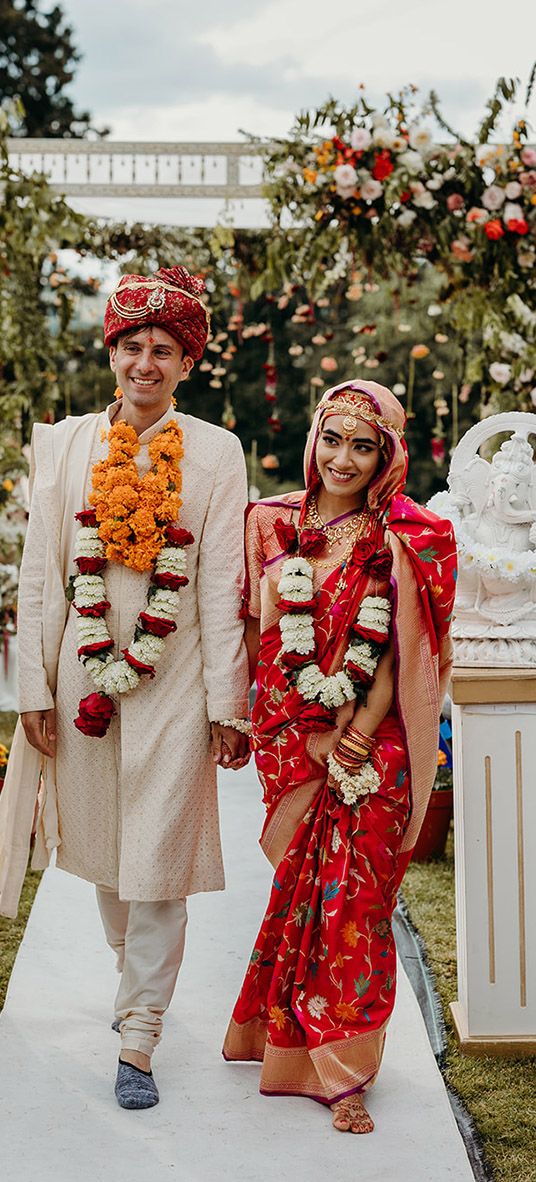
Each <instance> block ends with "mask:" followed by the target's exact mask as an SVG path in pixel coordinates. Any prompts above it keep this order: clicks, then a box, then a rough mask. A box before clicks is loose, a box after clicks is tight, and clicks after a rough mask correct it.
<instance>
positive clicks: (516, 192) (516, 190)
mask: <svg viewBox="0 0 536 1182" xmlns="http://www.w3.org/2000/svg"><path fill="white" fill-rule="evenodd" d="M504 191H505V193H506V196H507V198H508V200H509V201H515V200H516V199H517V198H518V197H520V196H521V193H522V189H521V185H520V184H519V181H508V184H507V186H506V189H505V190H504Z"/></svg>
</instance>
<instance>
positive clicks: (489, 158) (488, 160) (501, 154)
mask: <svg viewBox="0 0 536 1182" xmlns="http://www.w3.org/2000/svg"><path fill="white" fill-rule="evenodd" d="M505 156H506V145H505V144H477V145H476V148H475V159H476V162H477V164H478V167H479V168H497V167H499V168H500V166H501V165H502V163H503V160H504V158H505Z"/></svg>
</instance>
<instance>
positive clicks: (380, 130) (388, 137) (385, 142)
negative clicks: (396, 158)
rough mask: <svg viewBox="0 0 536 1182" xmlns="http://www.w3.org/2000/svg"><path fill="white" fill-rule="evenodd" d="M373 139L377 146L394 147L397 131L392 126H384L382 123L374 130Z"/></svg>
mask: <svg viewBox="0 0 536 1182" xmlns="http://www.w3.org/2000/svg"><path fill="white" fill-rule="evenodd" d="M372 139H373V141H374V143H375V145H376V147H377V148H388V149H390V148H392V147H393V144H394V142H395V139H396V133H395V132H394V131H392V130H391V128H390V127H388V126H387V127H382V126H380V125H378V126H376V127H375V128H374V131H373V132H372Z"/></svg>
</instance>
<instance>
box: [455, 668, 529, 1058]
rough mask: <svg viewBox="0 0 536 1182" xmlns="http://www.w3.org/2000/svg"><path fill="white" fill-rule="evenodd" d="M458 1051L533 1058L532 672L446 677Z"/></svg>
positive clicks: (466, 672) (461, 671)
mask: <svg viewBox="0 0 536 1182" xmlns="http://www.w3.org/2000/svg"><path fill="white" fill-rule="evenodd" d="M451 693H452V728H453V748H454V825H455V862H456V935H457V948H458V1000H457V1001H456V1002H454V1003H453V1004H452V1006H451V1010H452V1016H453V1019H454V1024H455V1028H456V1032H457V1035H458V1039H459V1042H460V1046H461V1048H462V1050H463V1051H465V1052H467V1053H468V1054H473V1055H490V1054H491V1055H511V1056H524V1055H533V1054H535V1053H536V772H535V768H536V669H534V670H532V671H531V670H529V669H516V670H512V671H508V670H506V669H503V670H501V669H498V668H493V669H477V668H467V667H465V668H464V667H461V666H456V667H455V668H454V671H453V676H452V688H451Z"/></svg>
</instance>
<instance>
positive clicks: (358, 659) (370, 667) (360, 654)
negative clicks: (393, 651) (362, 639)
mask: <svg viewBox="0 0 536 1182" xmlns="http://www.w3.org/2000/svg"><path fill="white" fill-rule="evenodd" d="M346 661H351V662H352V664H353V665H359V668H360V669H362V670H363V672H364V673H368V674H369V676H370V677H373V676H374V673H375V671H376V666H377V664H378V658H377V657H374V656H373V655H372V649H371V647H370V645H369V644H351V645H350V647H349V648H348V650H347V652H346V659H345V664H346Z"/></svg>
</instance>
